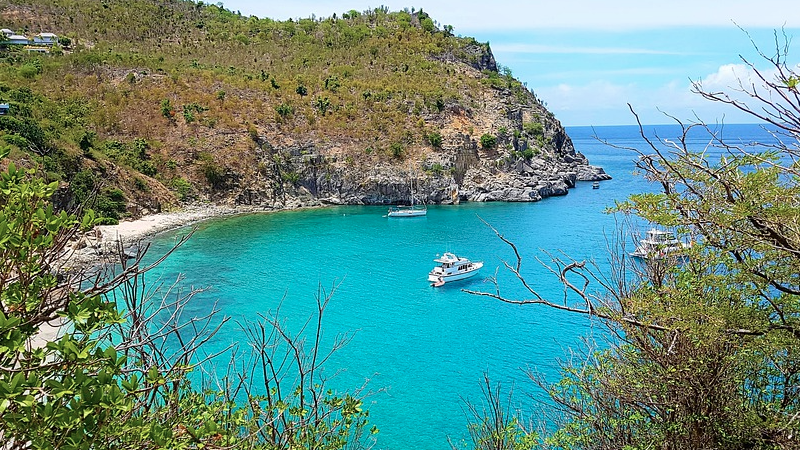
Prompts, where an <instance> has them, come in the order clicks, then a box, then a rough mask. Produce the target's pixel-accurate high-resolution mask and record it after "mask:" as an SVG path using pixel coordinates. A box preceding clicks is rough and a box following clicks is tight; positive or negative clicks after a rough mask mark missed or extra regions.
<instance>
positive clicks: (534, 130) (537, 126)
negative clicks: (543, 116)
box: [522, 122, 544, 137]
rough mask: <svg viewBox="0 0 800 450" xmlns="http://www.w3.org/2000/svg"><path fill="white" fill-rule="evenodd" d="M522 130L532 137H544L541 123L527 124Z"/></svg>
mask: <svg viewBox="0 0 800 450" xmlns="http://www.w3.org/2000/svg"><path fill="white" fill-rule="evenodd" d="M522 129H523V130H524V131H525V132H526V133H528V134H530V135H531V136H534V137H539V136H544V125H542V123H541V122H527V123H525V124H523V125H522Z"/></svg>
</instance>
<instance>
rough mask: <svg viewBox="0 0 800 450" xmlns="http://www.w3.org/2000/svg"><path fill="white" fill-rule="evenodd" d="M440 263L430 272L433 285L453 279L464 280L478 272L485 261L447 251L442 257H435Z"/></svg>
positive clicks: (429, 275) (429, 278) (429, 277)
mask: <svg viewBox="0 0 800 450" xmlns="http://www.w3.org/2000/svg"><path fill="white" fill-rule="evenodd" d="M434 261H435V262H437V263H439V265H438V266H436V267H434V268H433V270H431V271H430V273H429V274H428V281H430V282H431V283H432V284H433V286H436V287H438V286H441V285H443V284H445V283H449V282H451V281H456V280H463V279H465V278H469V277H471V276H473V275H475V274H477V273H478V270H480V268H481V267H483V262H481V261H470V260H469V259H467V258H464V257H461V256H456V255H454V254H453V253H449V252H448V253H445V254H443V255H442V256H441V257H439V258H436V259H434Z"/></svg>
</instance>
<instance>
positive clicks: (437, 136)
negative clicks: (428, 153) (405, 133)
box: [425, 131, 442, 148]
mask: <svg viewBox="0 0 800 450" xmlns="http://www.w3.org/2000/svg"><path fill="white" fill-rule="evenodd" d="M425 139H426V140H427V141H428V143H429V144H431V145H432V146H434V147H436V148H440V147H441V146H442V134H441V133H439V132H438V131H433V132H431V133H428V134H426V135H425Z"/></svg>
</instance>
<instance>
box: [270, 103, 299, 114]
mask: <svg viewBox="0 0 800 450" xmlns="http://www.w3.org/2000/svg"><path fill="white" fill-rule="evenodd" d="M275 112H277V113H278V115H280V116H281V117H286V116H288V115H290V114H292V113H293V112H294V111H293V110H292V107H291V106H289V105H287V104H286V103H281V104H280V105H278V106H276V107H275Z"/></svg>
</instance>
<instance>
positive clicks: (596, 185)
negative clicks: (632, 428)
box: [592, 181, 600, 189]
mask: <svg viewBox="0 0 800 450" xmlns="http://www.w3.org/2000/svg"><path fill="white" fill-rule="evenodd" d="M592 189H600V182H599V181H595V182H594V183H592Z"/></svg>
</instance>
